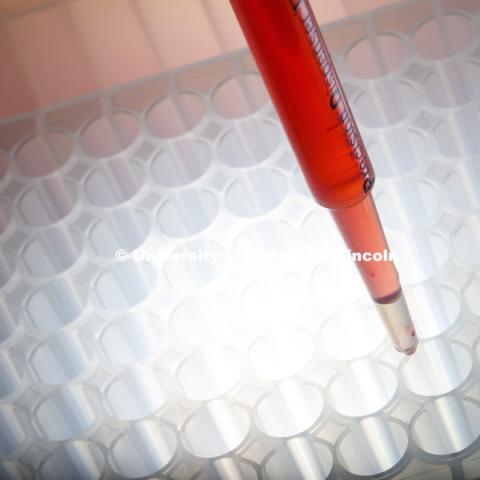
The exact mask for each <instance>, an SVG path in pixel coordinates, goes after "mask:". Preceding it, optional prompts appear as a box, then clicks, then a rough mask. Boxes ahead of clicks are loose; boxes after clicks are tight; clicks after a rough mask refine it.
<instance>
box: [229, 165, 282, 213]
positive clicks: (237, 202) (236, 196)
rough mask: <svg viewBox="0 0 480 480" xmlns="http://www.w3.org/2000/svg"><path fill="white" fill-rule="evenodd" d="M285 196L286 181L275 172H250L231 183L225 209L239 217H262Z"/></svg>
mask: <svg viewBox="0 0 480 480" xmlns="http://www.w3.org/2000/svg"><path fill="white" fill-rule="evenodd" d="M286 194H287V181H286V179H285V177H284V176H283V174H281V173H280V172H278V171H276V170H265V169H256V170H251V171H249V172H248V173H246V174H245V175H243V176H241V177H240V178H239V179H238V180H235V181H234V182H232V183H231V184H230V185H229V187H228V189H227V192H226V197H225V204H226V207H227V209H228V210H229V211H230V212H231V213H233V214H234V215H237V216H239V217H255V216H259V215H264V214H266V213H268V212H270V211H271V210H273V209H274V208H275V207H277V206H278V205H279V204H280V203H281V201H282V200H283V199H284V197H285V196H286Z"/></svg>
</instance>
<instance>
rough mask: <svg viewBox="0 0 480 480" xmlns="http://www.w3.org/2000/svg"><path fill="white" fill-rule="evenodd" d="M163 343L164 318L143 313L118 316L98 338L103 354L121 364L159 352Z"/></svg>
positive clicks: (99, 347)
mask: <svg viewBox="0 0 480 480" xmlns="http://www.w3.org/2000/svg"><path fill="white" fill-rule="evenodd" d="M163 347H164V338H163V326H162V320H161V319H160V318H158V317H155V316H153V315H146V314H142V313H137V314H134V313H131V314H128V315H122V316H119V317H116V318H115V319H113V320H112V321H111V322H110V323H109V324H108V325H107V326H106V327H105V328H104V329H103V330H102V332H101V334H100V336H99V340H98V350H99V353H100V355H101V358H102V359H104V360H105V361H106V362H107V363H112V364H119V365H122V364H130V363H136V362H141V361H145V360H148V359H150V358H153V357H156V356H159V355H161V354H162V351H163Z"/></svg>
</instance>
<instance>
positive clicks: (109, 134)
mask: <svg viewBox="0 0 480 480" xmlns="http://www.w3.org/2000/svg"><path fill="white" fill-rule="evenodd" d="M138 134H139V126H138V120H137V119H136V118H135V117H134V116H133V115H131V114H130V113H126V112H114V113H111V114H108V115H102V116H100V117H97V118H95V119H94V120H92V121H91V122H89V123H88V125H86V127H85V128H84V129H83V130H82V132H81V133H80V144H81V145H82V147H83V149H84V150H85V152H86V153H87V154H88V155H90V156H91V157H95V158H101V157H111V156H112V155H117V154H118V153H120V152H121V151H123V150H125V149H126V148H128V147H129V146H130V145H131V144H132V143H133V142H134V141H135V139H136V138H137V136H138Z"/></svg>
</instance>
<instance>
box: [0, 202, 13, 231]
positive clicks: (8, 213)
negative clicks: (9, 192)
mask: <svg viewBox="0 0 480 480" xmlns="http://www.w3.org/2000/svg"><path fill="white" fill-rule="evenodd" d="M11 219H12V207H11V206H10V204H9V203H7V202H4V201H1V200H0V235H1V234H2V233H4V232H5V230H7V227H8V226H9V224H10V221H11Z"/></svg>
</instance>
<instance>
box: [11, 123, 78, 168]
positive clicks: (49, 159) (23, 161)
mask: <svg viewBox="0 0 480 480" xmlns="http://www.w3.org/2000/svg"><path fill="white" fill-rule="evenodd" d="M72 153H73V140H72V138H71V137H70V136H69V135H68V134H67V133H65V132H60V131H54V130H52V131H49V132H46V133H43V134H39V135H36V136H34V137H31V138H29V139H28V140H26V141H25V142H24V143H22V145H21V146H20V148H19V149H18V150H17V151H16V153H15V163H16V165H17V169H18V171H19V172H20V173H21V174H22V175H25V176H26V177H41V176H43V175H48V174H50V173H52V172H54V171H56V170H58V169H60V168H61V167H62V165H64V164H65V163H66V162H67V161H68V159H69V158H70V156H71V155H72Z"/></svg>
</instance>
